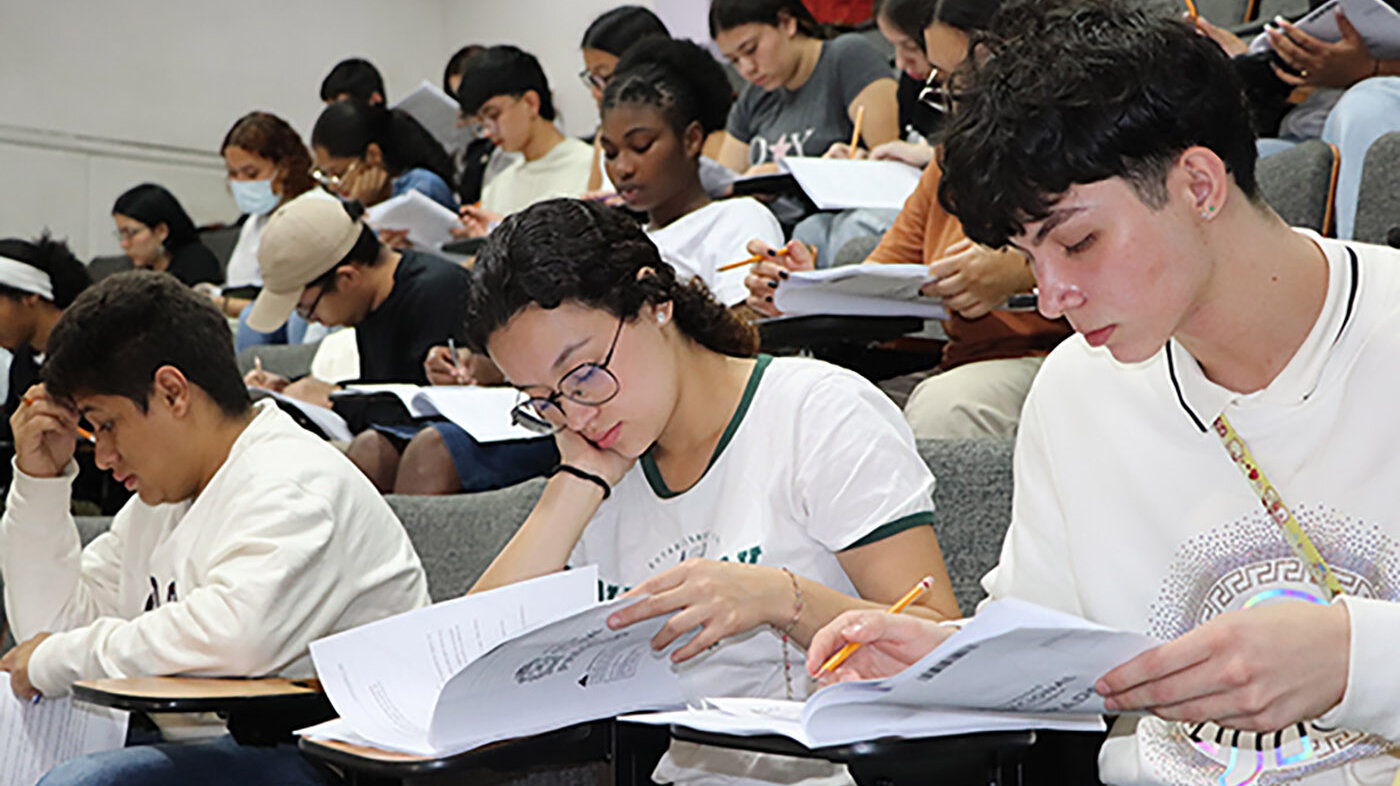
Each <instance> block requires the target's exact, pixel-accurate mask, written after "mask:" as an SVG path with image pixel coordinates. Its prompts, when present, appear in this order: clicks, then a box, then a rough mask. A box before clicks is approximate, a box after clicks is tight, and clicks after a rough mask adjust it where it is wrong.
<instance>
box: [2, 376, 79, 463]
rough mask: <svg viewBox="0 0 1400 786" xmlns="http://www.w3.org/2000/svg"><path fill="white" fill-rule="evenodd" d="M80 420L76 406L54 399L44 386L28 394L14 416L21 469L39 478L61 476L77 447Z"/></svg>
mask: <svg viewBox="0 0 1400 786" xmlns="http://www.w3.org/2000/svg"><path fill="white" fill-rule="evenodd" d="M79 420H80V418H79V415H78V413H77V411H76V410H74V409H73V407H72V406H70V405H69V404H68V403H66V402H64V401H60V400H59V399H56V398H54V397H53V396H50V395H49V392H48V390H47V389H46V388H45V387H44V386H43V385H42V384H39V385H35V386H33V387H31V388H30V389H29V390H27V391H25V394H24V398H23V399H22V400H21V401H20V405H19V407H18V408H16V409H15V414H14V415H12V416H10V430H11V431H12V432H13V433H14V440H15V463H16V465H18V467H19V470H20V471H21V472H23V473H24V474H26V475H29V476H30V477H35V478H56V477H58V476H59V475H61V474H62V473H63V470H64V468H65V467H67V466H68V462H69V461H70V460H71V459H72V458H73V451H74V450H75V449H76V448H77V440H78V432H79V425H78V424H79Z"/></svg>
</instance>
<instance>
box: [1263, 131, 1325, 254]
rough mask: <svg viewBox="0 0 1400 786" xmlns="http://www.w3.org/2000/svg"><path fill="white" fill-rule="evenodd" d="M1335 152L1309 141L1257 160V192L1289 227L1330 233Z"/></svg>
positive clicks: (1319, 141)
mask: <svg viewBox="0 0 1400 786" xmlns="http://www.w3.org/2000/svg"><path fill="white" fill-rule="evenodd" d="M1336 166H1337V150H1336V148H1334V147H1332V146H1331V145H1329V144H1327V143H1326V142H1323V141H1321V140H1318V139H1312V140H1309V141H1307V142H1303V143H1301V144H1297V145H1294V146H1293V147H1291V148H1289V149H1287V150H1285V151H1283V152H1281V153H1275V154H1273V155H1271V156H1265V157H1264V158H1261V159H1259V167H1258V171H1257V175H1258V180H1259V190H1260V191H1261V192H1263V194H1264V200H1265V201H1266V202H1268V203H1269V205H1271V206H1272V207H1273V209H1274V210H1276V211H1278V214H1279V215H1280V216H1282V217H1283V220H1284V221H1285V222H1286V223H1287V224H1288V225H1289V226H1295V227H1306V228H1308V229H1311V230H1313V231H1315V232H1319V233H1321V234H1324V235H1326V234H1330V233H1331V231H1332V225H1333V222H1334V218H1333V201H1334V200H1333V197H1334V194H1335V190H1336V185H1337V175H1336Z"/></svg>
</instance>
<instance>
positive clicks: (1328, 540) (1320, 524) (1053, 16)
mask: <svg viewBox="0 0 1400 786" xmlns="http://www.w3.org/2000/svg"><path fill="white" fill-rule="evenodd" d="M1004 13H1006V20H1005V23H1006V25H1007V26H1006V27H1005V28H1004V29H1001V30H999V35H998V38H997V39H995V40H993V41H992V42H991V44H990V45H991V46H992V47H994V49H995V51H996V55H995V56H994V57H989V58H987V59H986V60H985V61H981V62H980V64H978V65H977V66H976V67H974V68H972V69H970V70H969V71H968V72H967V73H966V74H962V73H960V74H958V75H956V76H955V84H956V86H957V94H958V96H959V100H958V103H957V105H956V107H955V108H954V112H953V115H952V116H951V118H950V121H949V122H950V128H949V131H948V136H947V138H946V140H945V142H944V147H943V164H944V168H945V171H946V172H947V174H946V175H945V176H944V180H943V183H942V185H941V188H940V192H939V198H940V201H942V202H943V203H944V204H945V205H947V206H948V208H949V209H950V210H952V211H953V212H954V213H955V214H956V215H957V216H958V217H959V218H960V219H961V220H962V223H963V226H964V227H965V228H966V229H967V232H968V234H969V235H970V236H971V237H972V238H973V239H974V240H977V241H979V242H981V243H985V244H987V245H990V246H1001V245H1003V244H1008V243H1009V244H1011V245H1013V246H1014V247H1016V248H1018V249H1019V250H1021V251H1022V252H1023V253H1025V254H1026V255H1027V256H1028V257H1029V258H1030V259H1032V260H1033V261H1032V263H1031V264H1032V267H1033V268H1034V270H1035V274H1036V279H1037V280H1038V281H1039V285H1040V307H1041V310H1042V311H1043V312H1044V313H1045V314H1046V315H1047V316H1053V317H1058V316H1061V315H1063V316H1066V317H1068V319H1069V320H1070V322H1071V324H1073V325H1074V328H1075V330H1076V331H1077V333H1078V335H1076V336H1075V337H1074V338H1072V339H1070V340H1068V341H1065V342H1064V343H1063V344H1061V345H1060V346H1059V347H1058V348H1057V349H1056V350H1055V351H1054V352H1053V353H1051V355H1050V357H1049V358H1048V359H1047V360H1046V362H1045V366H1044V368H1043V369H1042V370H1041V372H1040V376H1039V378H1038V379H1037V380H1036V384H1035V388H1034V390H1032V391H1031V395H1030V397H1029V398H1028V399H1027V400H1026V409H1025V417H1024V420H1023V422H1022V426H1021V432H1020V435H1019V439H1018V442H1017V445H1016V461H1015V472H1016V478H1015V480H1016V483H1015V495H1014V501H1013V510H1012V521H1011V526H1010V530H1009V532H1008V533H1007V537H1006V542H1005V544H1004V546H1003V548H1002V553H1001V560H1000V563H999V564H998V565H997V567H996V568H995V569H994V570H993V571H992V572H991V573H989V574H988V575H987V577H986V578H985V579H984V581H983V584H984V585H985V586H986V588H987V591H988V593H989V594H990V596H991V597H993V598H1001V597H1018V598H1023V599H1026V600H1030V601H1033V602H1035V603H1039V604H1042V605H1045V606H1049V607H1052V608H1055V609H1059V610H1062V611H1066V612H1070V613H1073V614H1077V615H1080V616H1082V617H1085V618H1087V619H1089V620H1091V621H1093V622H1097V623H1100V624H1103V625H1107V626H1111V627H1115V628H1121V629H1126V630H1132V631H1138V632H1143V633H1148V634H1151V635H1153V636H1155V637H1157V638H1160V639H1163V640H1167V641H1168V643H1166V644H1163V645H1161V646H1160V647H1157V648H1155V649H1153V650H1151V651H1149V652H1147V653H1144V654H1143V655H1141V656H1139V657H1137V658H1134V659H1133V660H1131V661H1129V662H1128V663H1126V664H1124V665H1122V666H1119V667H1118V668H1116V669H1114V670H1113V671H1111V672H1109V673H1108V674H1107V675H1104V676H1103V678H1102V679H1101V680H1100V681H1099V683H1098V690H1099V692H1100V693H1101V694H1103V695H1104V697H1105V699H1106V700H1107V706H1108V709H1109V711H1110V712H1121V713H1124V714H1123V715H1121V716H1119V718H1118V720H1117V722H1116V724H1115V726H1114V729H1113V731H1112V733H1111V734H1110V735H1109V738H1108V741H1107V742H1106V743H1105V745H1104V746H1103V749H1102V751H1101V752H1100V754H1099V758H1098V761H1099V773H1100V777H1102V778H1103V780H1104V781H1105V782H1106V783H1110V784H1128V783H1130V784H1166V783H1172V784H1178V783H1222V784H1244V783H1284V782H1288V783H1301V784H1308V786H1332V785H1335V786H1342V784H1348V785H1356V784H1390V783H1392V782H1393V781H1394V778H1395V776H1396V765H1397V761H1396V758H1395V756H1394V750H1395V748H1394V747H1393V746H1394V744H1395V743H1396V742H1397V741H1400V713H1397V712H1396V707H1397V705H1400V688H1398V687H1397V686H1398V685H1400V683H1397V681H1396V680H1395V677H1394V663H1395V652H1396V649H1397V647H1398V646H1400V605H1398V604H1397V603H1396V600H1397V598H1400V563H1397V561H1396V554H1397V553H1400V516H1397V512H1396V505H1395V487H1396V485H1397V483H1400V462H1397V461H1395V446H1396V444H1400V418H1396V417H1395V416H1394V398H1395V381H1396V371H1395V361H1396V357H1397V356H1400V251H1395V250H1393V249H1389V248H1383V247H1379V246H1369V245H1364V244H1360V243H1351V242H1341V241H1334V240H1327V239H1324V238H1321V237H1319V236H1317V235H1316V234H1314V233H1312V232H1309V231H1306V230H1294V229H1290V228H1289V227H1288V226H1287V225H1286V224H1284V222H1283V221H1282V219H1280V218H1279V216H1278V215H1277V214H1276V213H1275V212H1274V211H1273V210H1272V209H1271V208H1270V207H1269V206H1268V205H1267V204H1266V203H1265V202H1264V199H1263V198H1262V197H1261V196H1260V193H1259V189H1258V185H1257V183H1256V181H1255V178H1254V167H1255V159H1256V152H1255V146H1254V138H1253V133H1252V132H1251V129H1250V123H1249V114H1248V110H1247V109H1246V107H1245V105H1244V99H1243V93H1242V90H1241V88H1240V83H1239V80H1238V78H1237V77H1236V76H1235V73H1234V71H1233V70H1232V69H1231V68H1230V65H1229V62H1228V61H1227V60H1226V57H1225V55H1224V54H1223V53H1222V52H1221V51H1220V50H1219V49H1218V47H1216V45H1215V44H1213V43H1212V42H1211V41H1210V40H1209V39H1207V38H1206V37H1204V36H1201V35H1199V34H1198V33H1197V32H1196V31H1195V30H1194V29H1193V28H1192V26H1191V25H1190V24H1189V23H1188V22H1183V21H1179V20H1171V19H1164V18H1160V17H1156V16H1153V15H1152V13H1151V12H1148V11H1145V10H1128V9H1127V8H1125V7H1123V6H1121V5H1117V4H1108V3H1103V4H1099V5H1094V6H1087V7H1086V6H1082V5H1081V6H1077V7H1076V6H1070V7H1064V8H1056V7H1055V6H1049V7H1046V6H1045V5H1044V4H1043V3H1041V2H1040V0H1033V1H1032V2H1028V3H1025V4H1018V5H1017V6H1016V8H1015V9H1014V14H1013V13H1012V10H1011V9H1007V10H1006V11H1005V12H1004ZM1000 24H1001V23H998V27H1000ZM1067 52H1072V53H1073V54H1074V57H1073V58H1072V59H1071V60H1069V61H1067V60H1066V58H1065V53H1067ZM1067 62H1070V63H1072V64H1073V67H1068V68H1067V67H1066V66H1065V64H1066V63H1067ZM856 623H859V625H857V624H856ZM947 635H948V633H947V631H946V630H943V629H941V628H940V627H938V626H924V625H922V624H920V623H919V621H917V620H913V619H907V618H902V617H900V618H896V617H892V616H888V615H853V616H850V617H844V618H841V619H838V620H836V621H835V622H834V623H832V625H831V626H829V627H828V629H827V630H826V631H824V632H822V633H821V634H820V635H819V636H818V639H817V641H816V642H814V645H813V648H812V650H811V652H810V653H809V656H810V657H809V661H808V663H809V666H811V667H814V668H815V667H816V666H817V665H819V664H820V663H821V658H822V657H824V656H825V655H827V654H830V652H831V651H832V650H834V649H836V648H837V647H839V646H840V645H841V644H842V643H843V642H842V639H844V638H851V639H854V640H858V641H862V642H866V646H864V647H862V648H861V649H860V650H858V651H857V652H856V654H855V655H854V656H853V657H852V658H851V659H850V660H848V661H847V662H846V663H847V667H845V668H846V670H845V671H844V672H842V673H841V674H839V675H838V676H842V677H849V676H874V675H877V674H880V673H884V672H887V671H888V670H889V669H892V668H897V667H898V665H899V664H900V663H906V662H908V661H909V660H910V659H912V658H914V657H917V656H919V655H921V654H923V653H924V652H927V651H928V649H929V648H930V647H931V646H933V645H934V644H936V643H938V642H939V641H941V640H942V639H943V638H945V637H946V636H947ZM882 656H883V663H880V662H879V661H881V660H882ZM1140 712H1146V713H1149V714H1147V715H1139V714H1136V713H1140Z"/></svg>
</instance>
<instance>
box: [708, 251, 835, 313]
mask: <svg viewBox="0 0 1400 786" xmlns="http://www.w3.org/2000/svg"><path fill="white" fill-rule="evenodd" d="M748 252H749V253H750V254H752V255H753V256H751V257H749V258H747V259H743V260H737V261H736V262H735V263H733V264H730V265H723V266H721V267H720V271H721V272H722V271H725V270H732V269H735V268H738V267H743V266H746V265H747V266H748V267H749V274H748V276H746V277H745V278H744V286H746V287H748V290H749V297H748V299H747V300H746V301H745V302H746V303H748V305H749V307H750V308H752V309H753V310H754V311H757V312H758V313H760V314H764V315H766V316H770V317H776V316H779V315H780V314H781V312H779V311H778V309H777V307H776V306H774V305H773V294H774V292H775V291H776V290H777V289H778V285H779V284H780V283H781V282H782V281H783V279H785V278H787V277H788V274H789V273H791V272H792V271H795V270H814V269H815V268H816V266H817V259H816V254H814V253H813V250H812V249H811V248H808V247H807V246H806V245H805V244H803V243H802V242H800V241H797V240H794V241H792V242H790V243H788V244H787V245H786V246H784V247H782V248H773V247H772V246H770V245H768V244H767V243H764V242H763V241H762V240H750V241H749V244H748Z"/></svg>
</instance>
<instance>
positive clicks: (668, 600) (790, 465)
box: [467, 200, 958, 783]
mask: <svg viewBox="0 0 1400 786" xmlns="http://www.w3.org/2000/svg"><path fill="white" fill-rule="evenodd" d="M474 275H475V280H474V285H473V287H472V293H471V297H470V309H469V312H468V322H467V324H468V329H467V330H468V341H469V342H470V344H471V345H472V349H473V350H474V351H477V352H483V353H486V354H487V355H488V356H489V357H490V358H491V359H492V360H493V361H495V362H496V363H497V364H498V365H499V366H500V368H501V370H502V371H503V372H504V374H505V376H506V378H507V379H508V380H509V382H510V383H511V384H513V385H514V386H516V387H517V388H519V389H520V390H521V398H522V401H521V403H520V405H519V406H518V407H517V409H516V417H517V420H518V422H521V423H524V424H529V425H531V426H532V427H534V428H535V429H537V430H540V431H543V432H554V433H555V438H556V440H557V442H558V446H559V452H560V455H561V464H560V467H559V470H558V471H556V472H555V473H554V474H553V476H552V477H551V479H550V480H549V482H548V484H547V485H546V487H545V489H544V492H543V494H542V495H541V497H540V500H539V502H538V503H537V505H536V507H535V509H534V510H533V511H532V512H531V514H530V516H529V517H528V518H527V519H526V521H525V522H524V524H522V525H521V528H520V530H519V531H518V532H517V533H516V535H515V536H514V537H513V538H512V539H511V541H510V543H508V544H507V545H506V547H505V549H504V550H503V551H502V552H501V553H500V554H499V555H498V556H497V557H496V559H495V561H494V562H492V564H491V566H490V567H489V568H488V569H487V571H486V572H485V573H484V574H483V575H482V577H481V579H480V580H479V581H478V582H477V584H476V586H475V587H474V588H473V591H481V590H486V589H489V588H492V587H499V586H502V585H506V584H510V583H513V582H517V581H522V580H524V579H528V578H532V577H535V576H540V575H543V574H547V573H551V572H554V571H558V570H561V569H564V568H566V567H578V566H582V565H589V564H593V565H597V566H598V568H599V571H600V574H599V575H600V582H601V586H600V587H599V593H600V596H601V597H603V598H612V597H615V596H617V595H620V594H623V593H632V594H634V595H636V596H637V597H638V598H639V600H638V602H637V603H635V604H633V605H630V606H626V607H624V608H623V609H621V610H619V611H618V612H617V613H616V614H615V615H614V616H613V617H612V618H611V619H610V620H609V625H610V626H612V627H614V628H620V627H625V626H626V625H629V624H631V623H634V622H637V621H639V620H642V619H646V618H649V617H653V616H656V615H661V614H668V613H671V612H675V616H674V617H673V618H672V619H671V620H670V621H669V622H668V623H667V625H666V626H665V627H664V628H663V629H662V632H661V633H660V634H659V635H658V636H657V637H656V638H655V639H653V641H652V645H653V646H654V647H655V648H657V649H662V648H664V647H666V646H667V645H670V644H671V643H672V642H675V641H676V640H677V639H678V638H680V637H681V636H682V635H683V634H685V633H686V632H687V631H690V630H692V629H695V628H697V627H698V628H699V632H698V633H697V634H696V635H695V636H694V638H691V639H689V640H688V641H687V642H685V643H684V644H683V645H681V646H680V647H679V649H677V650H675V651H674V653H673V654H672V655H671V656H670V657H671V658H672V660H673V661H674V662H676V664H677V668H678V669H680V670H681V672H682V673H683V674H684V675H686V677H687V679H689V680H691V681H692V684H693V685H694V687H695V690H696V691H697V692H698V695H709V696H721V695H724V696H735V695H742V696H759V697H782V696H792V697H797V698H800V697H802V696H805V695H806V693H807V688H808V683H807V682H806V680H805V678H803V676H802V675H801V673H800V668H795V667H797V666H800V663H799V662H798V661H797V659H798V658H800V653H801V651H802V648H803V647H805V646H806V643H807V641H808V637H809V636H810V635H811V633H812V632H813V631H814V630H816V628H817V627H819V626H820V625H822V624H823V623H824V622H825V621H827V620H830V619H832V618H833V617H834V616H835V615H836V614H838V613H840V612H841V611H843V610H845V609H855V608H884V607H885V606H886V605H887V604H889V603H890V602H892V601H894V600H895V599H897V598H899V597H900V596H901V595H903V594H904V593H905V592H906V591H907V590H908V589H909V588H910V587H911V586H913V585H914V584H915V583H917V582H918V581H919V580H920V579H921V578H922V577H924V576H925V575H929V574H932V575H933V576H934V578H935V584H934V589H933V591H932V592H930V593H928V594H927V595H926V596H924V598H922V599H921V600H920V601H918V602H917V603H916V604H915V605H914V606H912V607H911V609H912V610H913V613H915V614H917V615H920V616H923V617H927V618H929V619H936V618H939V617H951V616H956V615H957V614H958V610H957V605H956V603H955V601H954V600H953V596H952V593H951V591H950V589H949V586H948V581H947V575H946V572H945V571H944V568H943V559H942V555H941V553H940V552H939V549H938V541H937V538H936V537H935V535H934V531H933V527H932V526H931V525H932V522H933V507H932V503H931V500H930V492H931V491H932V484H933V477H932V475H931V474H930V473H929V471H928V467H927V465H925V463H924V462H923V461H922V459H920V457H919V455H918V453H917V451H916V450H915V448H914V441H913V439H912V437H911V435H910V433H909V431H908V428H907V426H906V425H905V424H904V422H903V420H902V419H901V418H900V417H899V412H898V410H897V409H896V408H895V407H894V405H893V404H891V403H890V401H889V400H888V399H887V398H885V397H884V395H883V394H881V393H880V392H879V391H878V390H877V389H876V388H875V387H874V386H872V385H871V384H870V383H869V382H866V381H865V380H864V379H862V378H860V377H859V376H857V375H855V374H853V373H851V372H849V371H846V370H844V369H840V368H837V367H835V366H831V365H828V364H826V363H823V362H820V361H816V360H810V359H804V358H778V359H774V358H771V357H767V356H762V355H760V356H757V357H755V356H754V352H755V349H756V343H757V342H756V336H755V334H754V332H753V330H752V328H751V327H750V326H748V325H745V324H744V323H742V322H740V321H739V320H737V319H736V318H735V317H734V316H732V315H731V314H730V313H729V311H728V310H727V309H725V308H724V307H723V306H722V305H720V304H719V303H718V302H716V301H715V300H714V299H713V298H712V297H711V296H710V294H709V292H708V291H707V290H706V289H705V288H704V287H703V286H701V285H700V284H698V283H697V282H694V281H690V282H683V281H679V280H677V278H676V275H675V273H674V271H673V270H672V269H671V267H670V266H669V265H668V264H666V263H665V262H663V261H662V260H661V258H660V257H659V256H658V254H657V251H656V247H655V246H654V245H653V244H652V243H651V242H650V241H649V240H648V239H647V237H646V236H645V234H644V233H643V232H642V231H641V229H640V228H638V227H637V225H636V223H635V222H634V221H632V220H631V219H628V218H626V217H625V216H622V215H620V214H618V213H617V212H616V211H613V210H611V209H609V208H606V207H604V206H601V205H597V204H595V203H591V202H583V201H578V200H551V201H548V202H543V203H540V204H537V205H534V206H532V207H530V208H528V209H526V210H525V211H522V212H521V213H518V214H516V215H514V216H511V217H510V218H508V219H506V221H505V222H504V223H503V224H502V225H501V227H500V228H498V229H497V230H496V231H495V232H494V233H492V235H491V236H490V238H489V239H488V240H487V243H486V246H485V248H484V249H483V250H482V252H481V254H480V255H479V256H478V258H477V263H476V268H475V272H474ZM712 646H713V649H711V647H712ZM736 772H742V773H747V777H749V778H757V779H760V780H777V781H783V782H792V781H795V780H797V779H800V778H804V777H812V776H815V775H821V774H831V768H830V765H819V764H815V763H799V762H794V761H792V760H783V763H782V764H781V765H779V766H774V765H772V763H771V762H765V761H764V760H762V759H761V757H754V756H751V755H748V754H742V753H738V752H733V751H718V750H714V749H708V748H703V747H699V746H693V745H685V744H677V745H673V747H672V750H671V753H670V754H669V755H668V757H667V758H666V759H664V760H663V761H662V764H661V765H660V766H659V768H658V771H657V772H656V774H655V776H654V777H655V779H656V780H658V781H660V782H673V783H686V782H695V781H697V780H699V779H701V778H703V777H705V776H706V775H709V776H711V777H713V776H715V775H716V774H718V773H730V774H733V773H736Z"/></svg>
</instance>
